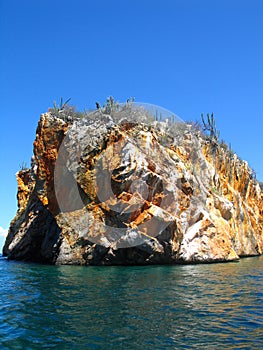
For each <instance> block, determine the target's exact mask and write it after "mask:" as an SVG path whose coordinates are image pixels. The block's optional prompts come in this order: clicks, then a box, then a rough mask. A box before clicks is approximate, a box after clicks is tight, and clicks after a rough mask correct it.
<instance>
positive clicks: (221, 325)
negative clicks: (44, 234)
mask: <svg viewBox="0 0 263 350" xmlns="http://www.w3.org/2000/svg"><path fill="white" fill-rule="evenodd" d="M262 272H263V257H257V258H247V259H243V260H241V261H240V262H239V263H227V264H211V265H192V266H190V265H188V266H148V267H77V266H42V265H37V264H27V263H18V262H12V261H6V260H5V259H3V258H0V276H1V287H0V288H1V290H0V298H1V304H0V305H1V306H0V307H1V311H0V349H55V348H56V349H132V350H133V349H144V350H145V349H209V350H211V349H263V273H262Z"/></svg>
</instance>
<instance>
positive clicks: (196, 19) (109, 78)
mask: <svg viewBox="0 0 263 350" xmlns="http://www.w3.org/2000/svg"><path fill="white" fill-rule="evenodd" d="M0 45H1V55H0V79H1V85H0V106H1V107H0V113H1V135H0V152H1V153H0V157H1V159H0V166H1V171H0V173H1V179H0V194H1V195H0V226H2V227H3V228H7V227H8V225H9V222H10V220H11V219H12V218H13V216H14V214H15V212H16V189H17V187H16V180H15V173H16V171H17V170H18V169H19V165H20V164H21V163H22V162H27V163H28V164H29V163H30V158H31V155H32V143H33V140H34V138H35V130H36V126H37V121H38V118H39V115H40V113H42V112H45V111H46V110H47V108H48V107H50V106H52V103H53V101H54V100H57V101H58V100H59V99H60V97H64V98H65V99H67V98H69V97H71V101H72V103H73V104H74V105H76V106H77V107H78V108H79V109H83V108H84V107H86V108H87V109H88V108H93V107H94V106H95V101H100V102H103V101H104V100H105V99H106V97H108V96H109V95H113V96H114V97H115V98H116V99H117V100H119V101H120V102H121V101H125V100H126V99H127V98H128V97H130V96H132V97H135V100H136V101H137V102H148V103H153V104H157V105H160V106H162V107H165V108H167V109H169V110H171V111H173V112H174V113H176V114H177V115H179V116H180V117H181V118H182V119H184V120H195V119H198V118H199V117H200V114H201V113H208V112H210V113H211V112H214V115H215V117H216V120H217V125H218V128H219V129H220V131H221V136H222V138H224V139H225V140H226V141H227V142H231V144H232V148H233V149H234V150H235V151H236V152H237V153H238V154H239V156H240V157H242V158H244V159H246V160H248V162H249V164H250V165H251V166H252V167H253V168H254V169H255V170H256V171H257V174H258V178H259V179H261V180H263V164H262V140H263V134H262V131H263V1H262V0H243V1H242V0H96V1H95V0H63V1H62V0H43V1H40V0H39V1H36V0H23V1H21V0H0Z"/></svg>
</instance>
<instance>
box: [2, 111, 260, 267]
mask: <svg viewBox="0 0 263 350" xmlns="http://www.w3.org/2000/svg"><path fill="white" fill-rule="evenodd" d="M169 128H170V127H169V125H168V124H167V125H166V124H165V123H159V124H158V123H156V122H154V123H152V125H150V126H149V125H147V124H146V123H145V122H142V123H140V122H131V121H128V120H123V121H121V122H120V123H118V124H117V125H116V123H114V122H113V120H112V119H111V117H110V116H104V117H103V118H101V119H100V120H93V121H89V122H86V121H85V120H75V121H74V122H72V121H70V123H69V122H66V121H63V120H62V119H60V118H56V117H53V116H52V115H51V114H50V113H46V114H43V115H42V116H41V119H40V121H39V124H38V127H37V133H36V139H35V142H34V157H33V160H32V166H31V169H29V170H22V171H20V172H19V173H17V181H18V194H17V198H18V207H19V208H18V212H17V214H16V217H15V218H14V220H13V221H12V222H11V225H10V229H9V234H8V236H7V239H6V242H5V246H4V249H3V253H4V255H5V256H7V257H8V258H10V259H20V260H29V261H39V262H47V263H53V264H80V265H111V264H115V265H116V264H117V265H118V264H119V265H133V264H175V263H203V262H221V261H232V260H237V259H238V258H239V257H241V256H250V255H259V254H262V249H263V232H262V228H263V211H262V203H263V197H262V192H261V189H260V187H259V184H258V183H257V181H256V180H255V179H254V177H253V174H252V171H251V169H250V168H249V167H248V164H247V162H245V161H241V160H239V159H238V158H237V156H236V155H233V154H230V152H229V150H227V148H226V147H223V146H222V145H215V144H214V143H213V142H211V141H209V140H207V139H205V138H204V137H202V136H200V135H199V134H198V132H193V130H192V127H191V126H190V125H186V124H185V125H181V124H178V125H173V126H172V127H171V130H173V132H172V133H170V132H169ZM60 146H61V147H60Z"/></svg>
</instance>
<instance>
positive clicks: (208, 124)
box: [201, 113, 220, 142]
mask: <svg viewBox="0 0 263 350" xmlns="http://www.w3.org/2000/svg"><path fill="white" fill-rule="evenodd" d="M206 117H207V121H205V118H204V115H203V114H201V118H202V122H203V129H204V132H208V133H209V138H210V140H211V141H214V142H218V141H219V137H220V132H219V131H218V130H217V129H216V122H215V117H214V113H212V114H211V115H210V114H209V113H207V116H206Z"/></svg>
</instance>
